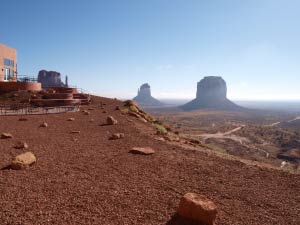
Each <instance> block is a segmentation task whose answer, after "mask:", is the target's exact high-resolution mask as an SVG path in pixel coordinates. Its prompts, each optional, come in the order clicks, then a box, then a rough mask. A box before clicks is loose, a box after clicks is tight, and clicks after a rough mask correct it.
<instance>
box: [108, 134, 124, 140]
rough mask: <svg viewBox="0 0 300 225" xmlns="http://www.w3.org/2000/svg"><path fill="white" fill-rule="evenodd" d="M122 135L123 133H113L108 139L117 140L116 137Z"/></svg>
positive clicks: (121, 136) (119, 137)
mask: <svg viewBox="0 0 300 225" xmlns="http://www.w3.org/2000/svg"><path fill="white" fill-rule="evenodd" d="M124 137H125V135H124V134H123V133H115V134H113V135H112V136H111V137H110V138H109V139H110V140H117V139H122V138H124Z"/></svg>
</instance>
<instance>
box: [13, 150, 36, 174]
mask: <svg viewBox="0 0 300 225" xmlns="http://www.w3.org/2000/svg"><path fill="white" fill-rule="evenodd" d="M35 162H36V157H35V155H34V154H33V153H32V152H25V153H23V154H20V155H18V156H16V158H15V159H14V160H13V161H12V163H11V165H10V167H11V168H12V169H14V170H21V169H26V168H28V167H29V166H31V165H32V164H34V163H35Z"/></svg>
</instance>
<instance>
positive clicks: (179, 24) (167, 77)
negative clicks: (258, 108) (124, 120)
mask: <svg viewBox="0 0 300 225" xmlns="http://www.w3.org/2000/svg"><path fill="white" fill-rule="evenodd" d="M1 8H2V9H3V10H2V11H1V14H0V18H1V21H5V22H3V23H2V25H1V35H0V43H3V44H6V45H9V46H11V47H14V48H16V49H17V51H18V70H19V74H28V75H35V76H36V75H37V73H38V71H39V70H41V69H45V70H54V71H58V72H60V73H61V74H62V78H63V79H64V76H65V75H68V76H69V81H70V84H71V85H77V86H78V87H81V88H83V89H84V90H88V91H89V92H91V93H95V94H98V95H102V96H108V97H118V98H133V97H134V96H136V94H137V89H138V87H139V86H140V85H141V84H143V83H149V84H150V85H151V87H152V95H153V96H154V97H156V98H159V99H166V98H167V99H192V98H195V95H196V85H197V82H198V81H200V80H201V79H202V78H203V77H204V76H222V77H223V78H224V80H225V81H226V82H227V86H228V98H229V99H233V100H235V99H242V100H251V99H253V100H274V99H277V100H300V91H299V90H300V89H299V84H300V67H299V58H300V42H299V40H300V29H299V27H300V14H299V9H300V1H298V0H243V1H237V0H228V1H226V0H213V1H199V0H189V1H182V0H151V1H141V0H122V1H120V0H110V1H99V0H87V1H74V0H64V1H61V0H51V1H37V0H26V1H20V0H9V1H3V2H2V3H1ZM4 9H5V10H4Z"/></svg>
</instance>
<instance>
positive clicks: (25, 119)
mask: <svg viewBox="0 0 300 225" xmlns="http://www.w3.org/2000/svg"><path fill="white" fill-rule="evenodd" d="M19 121H28V119H27V118H24V117H21V118H19Z"/></svg>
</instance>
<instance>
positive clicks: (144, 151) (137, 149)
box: [129, 147, 155, 155]
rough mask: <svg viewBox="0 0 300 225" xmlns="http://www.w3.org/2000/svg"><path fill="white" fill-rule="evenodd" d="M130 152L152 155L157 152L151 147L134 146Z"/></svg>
mask: <svg viewBox="0 0 300 225" xmlns="http://www.w3.org/2000/svg"><path fill="white" fill-rule="evenodd" d="M129 152H130V153H132V154H140V155H152V154H154V153H155V151H154V150H153V149H152V148H150V147H134V148H132V149H131V150H130V151H129Z"/></svg>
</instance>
